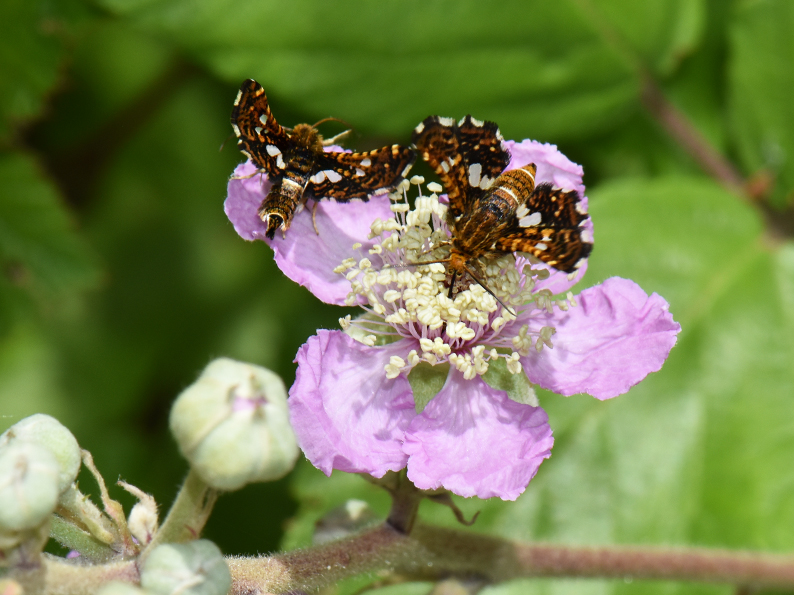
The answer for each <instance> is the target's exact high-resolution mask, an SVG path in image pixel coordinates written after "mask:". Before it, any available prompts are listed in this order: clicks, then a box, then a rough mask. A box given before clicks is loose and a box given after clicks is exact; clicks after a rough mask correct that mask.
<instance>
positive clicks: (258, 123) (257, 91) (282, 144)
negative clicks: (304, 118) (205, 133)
mask: <svg viewBox="0 0 794 595" xmlns="http://www.w3.org/2000/svg"><path fill="white" fill-rule="evenodd" d="M232 128H234V132H235V134H236V135H237V138H238V140H237V144H238V146H239V147H240V151H242V153H243V154H244V155H246V156H247V157H248V158H249V159H250V160H251V161H253V162H254V163H255V164H256V166H257V167H258V168H259V169H262V170H264V171H265V173H267V175H268V176H269V177H272V176H282V175H284V163H285V158H284V156H287V159H288V158H289V157H288V156H289V155H290V153H292V150H293V148H294V144H295V143H294V142H293V141H292V140H291V139H290V136H289V133H288V132H287V130H286V129H285V128H283V127H282V126H281V125H280V124H279V123H278V122H276V119H275V118H274V117H273V114H272V113H271V112H270V105H268V102H267V95H265V90H264V89H263V88H262V86H261V85H260V84H259V83H257V82H256V81H255V80H253V79H248V80H247V81H245V82H244V83H243V84H242V85H241V86H240V92H239V93H238V94H237V99H236V101H235V102H234V109H233V110H232ZM279 157H281V159H280V160H279Z"/></svg>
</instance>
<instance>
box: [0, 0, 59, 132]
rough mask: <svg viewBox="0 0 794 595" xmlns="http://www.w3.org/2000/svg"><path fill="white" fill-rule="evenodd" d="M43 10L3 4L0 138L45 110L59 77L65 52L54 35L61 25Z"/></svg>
mask: <svg viewBox="0 0 794 595" xmlns="http://www.w3.org/2000/svg"><path fill="white" fill-rule="evenodd" d="M43 7H44V5H43V3H40V2H29V1H28V0H4V1H3V2H2V3H0V72H2V73H3V75H2V76H0V139H5V138H7V137H8V136H9V134H10V132H11V129H12V126H13V125H14V124H15V123H16V122H18V121H22V120H25V119H29V118H31V117H33V116H35V115H37V114H38V113H39V112H40V111H41V110H42V107H43V105H44V99H45V95H46V93H47V92H48V91H49V90H50V89H52V87H53V86H54V85H55V83H56V81H57V78H58V66H59V63H60V61H61V58H62V50H61V43H60V41H59V40H58V38H57V37H56V36H55V35H54V32H55V31H56V30H57V28H58V26H59V25H58V23H57V21H55V20H53V19H51V18H48V17H49V15H48V14H47V11H46V10H43Z"/></svg>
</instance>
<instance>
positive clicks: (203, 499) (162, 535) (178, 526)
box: [141, 469, 218, 563]
mask: <svg viewBox="0 0 794 595" xmlns="http://www.w3.org/2000/svg"><path fill="white" fill-rule="evenodd" d="M217 500H218V490H216V489H214V488H211V487H210V486H208V485H207V484H206V483H204V480H203V479H201V478H200V477H199V475H198V473H196V472H195V471H193V470H192V469H191V470H190V471H188V474H187V477H186V478H185V483H183V484H182V488H181V489H180V490H179V494H177V497H176V500H174V504H173V505H172V506H171V510H169V511H168V516H167V517H166V518H165V521H164V522H163V526H162V527H160V530H159V531H157V533H155V535H154V539H152V541H151V543H150V544H149V545H148V547H147V548H146V549H145V550H144V552H143V554H142V555H141V563H143V560H144V559H145V558H146V556H147V555H148V553H149V552H151V551H152V550H153V549H154V548H155V547H157V546H158V545H159V544H161V543H183V542H185V541H191V540H193V539H198V538H199V536H200V535H201V531H202V530H203V529H204V525H205V524H206V523H207V520H208V519H209V516H210V513H211V512H212V508H213V506H215V502H216V501H217Z"/></svg>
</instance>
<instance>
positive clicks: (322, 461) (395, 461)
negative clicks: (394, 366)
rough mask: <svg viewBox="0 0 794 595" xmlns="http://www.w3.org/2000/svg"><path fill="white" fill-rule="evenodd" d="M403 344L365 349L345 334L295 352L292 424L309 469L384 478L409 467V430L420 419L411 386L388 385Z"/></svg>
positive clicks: (317, 338)
mask: <svg viewBox="0 0 794 595" xmlns="http://www.w3.org/2000/svg"><path fill="white" fill-rule="evenodd" d="M406 352H407V350H406V349H405V345H404V344H402V342H401V341H397V342H396V343H391V344H390V345H388V346H386V347H367V346H366V345H364V344H362V343H359V342H358V341H356V340H354V339H352V338H351V337H349V336H348V335H346V334H345V333H343V332H341V331H326V330H320V331H318V332H317V334H316V335H314V336H313V337H310V338H309V340H308V341H307V342H306V343H305V344H304V345H303V346H302V347H301V348H300V349H299V350H298V355H297V356H296V358H295V361H296V362H297V364H298V372H297V376H296V378H295V384H293V385H292V388H290V391H289V394H290V398H289V400H288V404H289V410H290V421H291V422H292V426H293V427H294V428H295V433H296V434H297V437H298V444H299V445H300V447H301V449H302V450H303V452H304V453H305V454H306V457H307V458H308V459H309V460H310V461H311V463H312V464H313V465H314V466H315V467H317V468H318V469H319V470H320V471H322V472H323V473H325V474H326V475H330V474H331V470H332V469H339V470H340V471H346V472H348V473H369V474H370V475H374V476H375V477H383V475H384V474H385V473H386V472H387V471H398V470H400V469H402V468H403V467H405V463H406V460H407V458H408V457H407V456H406V455H405V454H404V453H403V452H402V440H403V435H404V433H405V429H406V428H407V427H408V424H409V423H410V422H411V420H412V419H413V418H414V417H416V410H415V408H414V400H413V394H412V392H411V387H410V385H409V384H408V380H407V379H406V378H405V377H403V376H398V377H397V378H395V379H393V380H389V379H387V378H386V373H385V372H384V366H385V365H386V364H387V363H389V358H390V357H391V356H392V355H403V356H404V355H405V354H406Z"/></svg>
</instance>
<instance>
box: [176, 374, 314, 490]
mask: <svg viewBox="0 0 794 595" xmlns="http://www.w3.org/2000/svg"><path fill="white" fill-rule="evenodd" d="M170 424H171V431H172V432H173V434H174V436H175V437H176V441H177V443H178V444H179V449H180V450H181V451H182V454H183V455H184V456H185V458H187V460H188V461H189V462H190V465H191V467H193V469H194V470H195V471H196V472H197V473H198V474H199V476H200V477H201V478H202V479H203V480H204V481H205V482H206V483H207V484H208V485H210V486H212V487H214V488H217V489H222V490H236V489H239V488H241V487H243V486H244V485H245V484H247V483H251V482H256V481H269V480H272V479H278V478H279V477H282V476H284V475H286V474H287V473H288V472H289V471H290V470H291V469H292V467H293V466H294V465H295V461H296V460H297V458H298V452H299V451H298V445H297V442H296V440H295V433H294V432H293V430H292V426H290V423H289V414H288V411H287V391H286V389H285V388H284V383H283V382H282V381H281V378H279V377H278V376H277V375H276V374H274V373H273V372H271V371H270V370H266V369H265V368H261V367H259V366H254V365H251V364H246V363H242V362H237V361H234V360H231V359H227V358H221V359H217V360H215V361H213V362H212V363H210V365H208V366H207V367H206V368H205V370H204V372H203V373H202V374H201V376H200V377H199V379H198V380H196V382H195V383H193V384H192V385H191V386H189V387H188V388H187V389H185V390H184V391H183V392H182V394H181V395H179V397H178V398H177V400H176V402H175V403H174V406H173V408H172V409H171V420H170Z"/></svg>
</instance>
